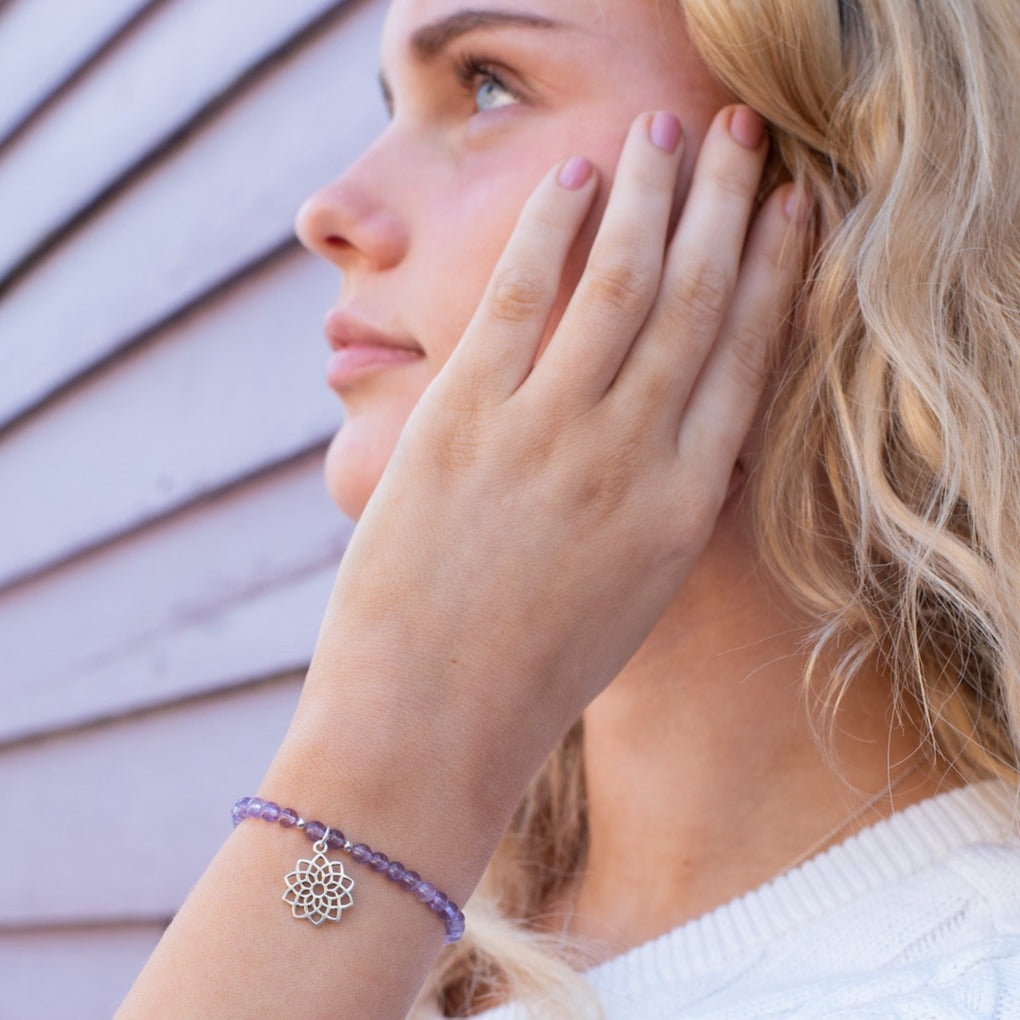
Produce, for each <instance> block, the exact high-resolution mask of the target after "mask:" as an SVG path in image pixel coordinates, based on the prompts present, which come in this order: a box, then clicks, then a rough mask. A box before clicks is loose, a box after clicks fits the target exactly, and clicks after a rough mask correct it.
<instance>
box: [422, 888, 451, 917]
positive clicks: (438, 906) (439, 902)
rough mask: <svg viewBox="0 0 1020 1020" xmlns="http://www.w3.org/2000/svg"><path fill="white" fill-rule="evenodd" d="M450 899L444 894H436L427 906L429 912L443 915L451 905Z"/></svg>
mask: <svg viewBox="0 0 1020 1020" xmlns="http://www.w3.org/2000/svg"><path fill="white" fill-rule="evenodd" d="M449 902H450V897H449V896H447V895H446V893H444V892H438V891H437V892H436V895H435V896H433V897H432V899H431V900H430V901H429V902H428V903H427V904H426V906H427V907H428V908H429V910H434V911H435V912H436V913H437V914H441V913H442V912H443V911H444V910H445V909H446V908H447V906H448V905H449Z"/></svg>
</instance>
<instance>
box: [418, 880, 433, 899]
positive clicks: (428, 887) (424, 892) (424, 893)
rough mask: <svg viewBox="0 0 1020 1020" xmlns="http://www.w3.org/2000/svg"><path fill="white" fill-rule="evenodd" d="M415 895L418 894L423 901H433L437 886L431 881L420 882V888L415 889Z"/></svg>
mask: <svg viewBox="0 0 1020 1020" xmlns="http://www.w3.org/2000/svg"><path fill="white" fill-rule="evenodd" d="M414 895H415V896H417V897H418V899H419V900H421V902H422V903H431V902H432V899H433V897H434V896H435V895H436V887H435V886H434V885H433V884H432V883H431V882H419V883H418V888H417V889H415V890H414Z"/></svg>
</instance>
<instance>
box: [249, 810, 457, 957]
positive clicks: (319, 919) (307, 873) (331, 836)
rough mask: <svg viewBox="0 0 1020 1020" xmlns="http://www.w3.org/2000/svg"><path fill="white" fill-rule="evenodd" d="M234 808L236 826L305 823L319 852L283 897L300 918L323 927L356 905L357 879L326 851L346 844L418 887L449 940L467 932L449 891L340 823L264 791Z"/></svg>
mask: <svg viewBox="0 0 1020 1020" xmlns="http://www.w3.org/2000/svg"><path fill="white" fill-rule="evenodd" d="M232 814H233V818H234V827H235V828H236V827H237V826H238V825H239V824H240V823H241V822H243V821H244V819H246V818H258V819H261V820H262V821H266V822H277V823H279V825H280V826H281V827H282V828H284V829H300V830H301V831H302V832H304V834H305V836H307V837H308V839H309V840H311V842H312V843H313V844H314V846H313V847H312V849H313V850H314V851H315V857H314V858H312V860H310V861H309V860H307V859H304V858H301V859H299V860H298V862H297V864H296V865H295V867H294V870H293V871H292V872H291V873H290V874H289V875H287V879H286V881H287V891H286V892H285V893H284V894H283V899H284V902H286V903H289V904H290V908H291V913H292V914H293V915H294V917H295V918H297V919H298V920H305V921H310V922H311V923H312V924H314V925H315V926H316V927H318V926H319V925H320V924H322V923H323V922H324V921H339V920H340V917H341V915H342V914H343V912H344V911H345V910H347V909H348V907H351V906H353V905H354V899H353V897H352V896H351V890H352V889H353V888H354V879H352V878H350V877H349V876H348V875H347V873H346V872H345V871H344V866H343V864H342V863H341V862H340V861H331V860H329V858H328V857H326V852H327V851H328V850H343V851H344V852H345V853H348V854H350V855H351V858H352V859H353V860H355V861H357V862H358V864H367V865H368V866H369V867H370V868H372V870H373V871H378V872H379V873H380V874H382V875H385V876H386V878H388V879H389V880H390V881H391V882H394V883H396V884H397V885H398V886H400V888H401V889H405V890H406V891H407V892H410V893H413V894H414V895H415V896H416V897H417V898H418V900H420V901H421V902H422V903H424V904H425V906H426V907H428V908H429V910H431V911H433V912H434V913H436V914H438V915H439V916H440V917H441V918H442V919H443V923H444V924H445V925H446V942H448V943H450V942H457V941H458V940H459V939H460V937H461V935H463V934H464V914H463V913H462V912H461V910H460V908H459V907H458V906H457V904H456V903H454V902H453V900H451V899H450V897H449V896H447V895H446V893H444V892H440V891H439V890H438V889H437V888H436V887H435V886H434V885H432V884H431V883H429V882H425V881H423V880H422V877H421V875H419V874H418V873H417V872H414V871H409V870H408V869H407V868H405V867H404V866H403V864H400V863H399V862H397V861H391V860H390V859H389V858H388V857H387V856H386V855H385V854H380V853H376V852H375V851H374V850H373V849H372V848H371V847H369V846H366V845H365V844H364V843H357V844H355V843H352V842H351V841H350V840H349V839H347V838H346V837H345V836H344V834H343V833H342V832H341V831H340V830H339V829H332V828H330V827H329V826H327V825H323V823H322V822H306V821H305V820H304V819H303V818H301V817H300V816H299V815H298V813H297V812H296V811H294V810H292V809H291V808H281V807H280V805H279V804H274V803H273V802H272V801H267V800H261V799H260V798H258V797H242V798H241V799H240V800H239V801H238V802H237V803H236V804H235V805H234V809H233V812H232Z"/></svg>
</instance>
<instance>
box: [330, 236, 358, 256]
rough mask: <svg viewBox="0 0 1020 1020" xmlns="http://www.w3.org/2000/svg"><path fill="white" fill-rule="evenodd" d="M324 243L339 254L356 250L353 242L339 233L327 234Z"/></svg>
mask: <svg viewBox="0 0 1020 1020" xmlns="http://www.w3.org/2000/svg"><path fill="white" fill-rule="evenodd" d="M323 244H325V245H326V247H327V248H329V250H330V251H331V252H335V253H338V254H339V253H346V252H349V251H353V250H354V245H353V244H351V242H350V241H348V240H347V238H345V237H341V236H340V235H339V234H329V235H327V236H326V237H325V238H323Z"/></svg>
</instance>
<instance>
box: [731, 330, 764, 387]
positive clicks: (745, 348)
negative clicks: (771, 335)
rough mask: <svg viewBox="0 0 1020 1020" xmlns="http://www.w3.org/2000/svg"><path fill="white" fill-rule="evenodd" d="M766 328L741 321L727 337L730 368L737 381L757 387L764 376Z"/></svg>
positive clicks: (747, 385)
mask: <svg viewBox="0 0 1020 1020" xmlns="http://www.w3.org/2000/svg"><path fill="white" fill-rule="evenodd" d="M767 339H768V330H767V329H765V328H764V324H762V323H758V322H754V323H743V324H741V325H738V326H735V327H734V328H733V332H732V333H731V335H730V337H729V346H730V358H729V362H730V370H731V372H732V373H733V376H734V378H735V379H736V381H737V382H738V383H740V384H741V385H743V386H746V387H747V388H748V389H752V390H756V389H758V388H759V387H760V386H761V384H762V382H763V381H764V378H765V349H766V347H767Z"/></svg>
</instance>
